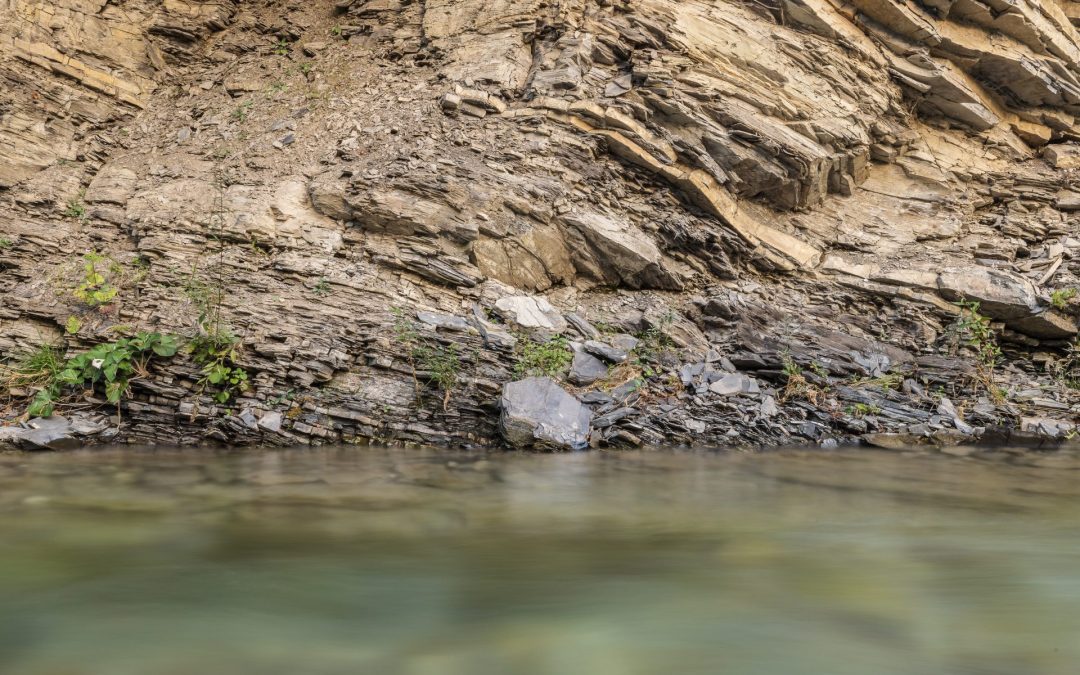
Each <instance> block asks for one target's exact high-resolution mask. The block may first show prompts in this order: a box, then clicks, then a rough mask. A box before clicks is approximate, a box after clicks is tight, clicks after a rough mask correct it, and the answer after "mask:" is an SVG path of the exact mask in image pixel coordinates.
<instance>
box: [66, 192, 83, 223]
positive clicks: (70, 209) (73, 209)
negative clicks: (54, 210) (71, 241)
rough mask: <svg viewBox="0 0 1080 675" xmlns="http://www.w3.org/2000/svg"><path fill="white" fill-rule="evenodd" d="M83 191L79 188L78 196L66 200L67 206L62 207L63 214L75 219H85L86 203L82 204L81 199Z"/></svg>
mask: <svg viewBox="0 0 1080 675" xmlns="http://www.w3.org/2000/svg"><path fill="white" fill-rule="evenodd" d="M85 193H86V191H85V190H80V191H79V196H78V197H73V198H71V199H69V200H68V201H67V208H65V209H64V215H65V216H67V217H68V218H74V219H76V220H86V204H83V201H82V200H83V196H84V195H85Z"/></svg>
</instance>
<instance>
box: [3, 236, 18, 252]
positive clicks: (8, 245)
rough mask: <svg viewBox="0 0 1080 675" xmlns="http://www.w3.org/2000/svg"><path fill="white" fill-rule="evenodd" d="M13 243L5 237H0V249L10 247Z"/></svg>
mask: <svg viewBox="0 0 1080 675" xmlns="http://www.w3.org/2000/svg"><path fill="white" fill-rule="evenodd" d="M14 245H15V242H13V241H12V240H10V239H8V238H7V237H0V250H3V249H8V248H11V247H12V246H14Z"/></svg>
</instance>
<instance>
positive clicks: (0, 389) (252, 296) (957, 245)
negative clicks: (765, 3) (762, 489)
mask: <svg viewBox="0 0 1080 675" xmlns="http://www.w3.org/2000/svg"><path fill="white" fill-rule="evenodd" d="M38 4H40V3H36V2H35V1H32V0H14V2H13V3H8V6H7V7H5V8H4V9H0V56H4V57H10V58H2V59H0V82H3V83H4V85H5V86H4V87H2V88H0V90H2V92H3V93H2V94H0V111H2V117H0V205H2V208H0V396H3V398H2V399H0V406H2V408H0V419H3V420H4V421H5V422H4V423H5V425H7V426H5V427H4V431H3V432H2V434H3V435H4V436H8V437H11V438H14V437H15V436H18V437H20V438H24V439H25V437H27V436H29V437H30V439H33V438H37V437H38V436H39V435H40V436H43V437H46V438H48V437H50V436H51V435H56V438H57V440H56V441H55V442H53V441H50V442H49V443H45V444H44V445H46V446H48V445H50V443H52V444H60V445H68V444H72V445H73V444H76V443H88V444H98V443H106V442H120V443H156V444H181V445H201V444H216V443H227V444H236V445H252V444H264V445H296V444H328V443H378V442H389V443H401V444H410V443H411V444H429V445H439V446H453V447H540V448H543V447H554V448H556V449H564V448H579V447H593V448H605V447H620V448H622V447H638V446H642V447H644V446H656V445H703V444H704V445H725V446H727V445H742V446H776V445H782V444H787V443H806V444H817V445H832V444H834V443H837V444H847V443H853V442H863V441H867V442H869V441H875V439H880V438H882V436H881V434H905V435H907V436H905V437H906V438H909V439H922V440H928V439H929V440H933V439H939V440H940V442H948V443H951V442H956V441H958V440H960V441H963V442H968V441H973V442H979V441H981V440H984V439H985V440H987V441H989V440H990V439H997V438H1012V439H1016V438H1020V437H1027V436H1032V437H1038V438H1045V439H1048V440H1056V439H1064V438H1068V437H1070V436H1071V435H1073V434H1074V433H1076V423H1077V420H1078V419H1080V398H1078V391H1080V390H1078V389H1077V383H1078V382H1080V356H1078V354H1080V347H1078V343H1077V335H1078V319H1080V216H1078V214H1080V194H1078V193H1077V192H1076V185H1077V184H1078V183H1077V180H1078V178H1080V125H1078V123H1077V121H1076V116H1077V115H1078V114H1080V70H1078V65H1077V63H1078V60H1077V59H1076V58H1074V56H1075V54H1077V53H1080V42H1078V38H1077V33H1076V31H1075V29H1074V28H1072V26H1071V23H1070V22H1069V21H1068V19H1067V17H1064V15H1061V10H1060V8H1059V7H1058V6H1057V5H1056V4H1054V3H1051V2H1049V0H1046V2H1038V3H1036V4H1038V8H1037V9H1036V8H1033V7H1028V6H1024V7H1019V6H1017V7H1010V8H1009V9H1008V12H1007V13H1009V14H1010V17H1012V18H1010V20H1009V21H1004V20H1002V21H997V19H996V18H995V17H990V16H989V15H987V16H985V17H983V19H985V23H984V24H980V23H979V21H976V20H974V19H971V21H969V20H968V19H967V18H965V22H964V23H963V24H958V23H956V22H954V21H953V20H952V19H950V18H949V17H948V16H930V15H929V14H925V12H923V10H917V13H918V17H919V18H918V19H917V21H916V20H914V19H913V20H912V21H916V23H915V24H910V23H908V22H907V20H899V19H896V16H900V15H902V16H904V17H908V16H909V13H910V12H915V11H916V10H914V9H911V8H909V7H907V5H904V6H903V7H900V6H899V5H898V6H897V7H896V8H892V5H891V4H890V3H889V2H885V3H883V4H882V5H881V7H876V8H875V9H874V12H876V14H875V15H874V17H872V18H873V20H871V21H861V20H859V19H858V16H859V13H858V12H855V10H850V11H849V10H848V9H840V8H837V7H833V6H832V5H830V4H828V3H824V4H822V3H810V4H806V3H801V4H800V3H795V4H797V5H798V7H793V8H787V9H782V10H777V11H773V10H769V9H763V8H762V7H760V6H758V5H754V4H753V3H751V4H750V5H745V4H739V3H721V2H710V1H707V0H693V1H688V2H671V0H642V1H641V2H635V3H628V2H621V1H615V2H603V3H593V2H583V1H582V0H565V1H563V2H560V3H555V4H552V3H537V2H534V1H533V0H506V1H505V2H503V3H501V4H500V7H501V8H502V9H500V10H499V11H497V12H494V14H492V15H491V16H489V14H491V12H490V11H489V3H487V2H483V1H481V0H459V1H458V2H455V3H453V5H454V7H453V10H452V11H451V9H450V8H449V6H448V4H447V3H446V2H445V1H444V0H428V1H427V2H412V3H401V4H400V6H398V5H396V3H371V2H360V1H357V2H331V1H330V0H320V1H317V2H311V3H306V4H303V5H302V6H298V5H296V3H286V2H278V1H277V0H273V1H271V2H267V3H261V4H253V3H241V2H235V1H234V0H223V1H222V2H216V3H211V5H207V4H206V3H200V2H188V1H186V0H177V1H176V2H170V3H167V4H166V5H161V4H160V3H157V2H148V1H147V0H123V1H122V2H120V3H119V4H118V3H115V2H110V3H105V4H104V5H102V6H101V7H100V8H99V9H100V11H93V12H88V11H87V10H86V8H85V5H86V3H85V2H83V1H82V0H60V1H59V2H58V3H54V4H56V5H57V10H56V11H55V12H51V13H45V12H43V11H39V10H40V8H39V7H38ZM91 4H93V3H91ZM785 4H789V3H785ZM375 5H378V6H375ZM429 5H431V6H430V7H429ZM121 6H122V7H123V9H122V10H121V9H119V7H121ZM890 8H891V9H890ZM869 11H870V10H868V9H866V8H865V7H861V8H860V9H859V12H861V13H866V12H869ZM872 13H873V12H872ZM924 14H925V15H924ZM1014 15H1015V16H1014ZM1050 16H1052V17H1054V18H1053V20H1050V19H1047V18H1046V17H1050ZM972 21H974V24H973V25H969V24H971V23H972ZM998 24H1002V25H1004V26H1005V28H1002V27H1001V26H999V25H998ZM911 25H918V26H930V27H933V29H932V30H930V29H926V30H924V29H922V28H919V29H918V30H915V29H911ZM991 25H993V28H989V27H988V26H991ZM1015 26H1026V27H1027V28H1025V29H1023V30H1019V29H1016V28H1015ZM1006 28H1007V29H1008V31H1013V32H1014V33H1015V34H1012V35H1011V37H1009V40H1012V41H1015V44H1014V42H1008V43H1007V44H1006V43H1004V42H1000V41H998V40H996V37H995V36H996V34H997V33H996V31H999V29H1000V30H1006ZM86 36H97V37H95V38H94V39H89V38H87V37H86ZM942 36H944V37H942ZM969 42H970V44H969ZM806 55H813V58H810V57H808V56H806ZM1031 64H1036V65H1035V66H1033V65H1031ZM1036 66H1037V67H1036ZM1031 68H1036V71H1037V73H1038V74H1037V75H1033V74H1032V71H1031V70H1030V69H1031ZM1063 92H1064V93H1063ZM530 377H541V378H548V379H547V380H544V381H543V382H532V383H531V384H528V385H523V386H519V387H517V388H515V387H514V386H513V385H512V383H513V382H515V381H519V380H522V379H527V378H530ZM508 387H509V389H508ZM541 392H543V393H545V397H544V398H543V399H542V400H538V399H537V394H538V393H541ZM552 413H560V414H558V415H557V418H555V419H551V418H550V415H551V414H552ZM49 414H53V415H57V416H61V417H63V418H65V419H66V420H68V422H53V423H48V422H46V423H39V422H36V421H34V420H35V419H36V418H46V417H47V416H48V415H49ZM23 424H27V425H31V426H32V425H35V424H45V425H46V426H48V425H49V424H52V425H53V427H54V429H53V430H52V431H45V430H39V431H41V433H40V434H36V433H29V434H27V433H24V431H25V429H24V427H22V426H21V425H23ZM537 429H540V434H539V436H540V437H539V438H538V433H537ZM32 431H33V430H32V429H31V432H32ZM54 432H55V434H54ZM23 442H24V443H30V444H33V443H34V442H33V440H24V441H23ZM881 442H885V441H881ZM934 442H938V441H934ZM39 445H41V444H39Z"/></svg>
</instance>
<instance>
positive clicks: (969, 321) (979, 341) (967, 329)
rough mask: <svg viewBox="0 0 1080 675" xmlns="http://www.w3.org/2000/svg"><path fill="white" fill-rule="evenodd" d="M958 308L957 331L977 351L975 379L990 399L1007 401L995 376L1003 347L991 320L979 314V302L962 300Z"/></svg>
mask: <svg viewBox="0 0 1080 675" xmlns="http://www.w3.org/2000/svg"><path fill="white" fill-rule="evenodd" d="M956 304H957V306H959V307H960V315H959V316H958V317H957V318H956V324H955V326H956V331H957V333H958V334H959V335H960V336H961V338H962V339H963V340H965V344H967V346H968V347H971V348H972V349H974V350H975V377H976V380H977V381H978V382H979V384H980V385H981V386H982V387H983V388H984V389H985V390H986V392H987V393H988V394H990V397H991V398H993V399H994V400H995V401H997V402H1001V401H1003V400H1004V399H1005V392H1003V391H1002V390H1001V388H1000V387H998V386H997V383H996V378H995V374H994V370H995V368H997V364H998V361H999V360H1000V359H1001V347H1000V346H999V345H998V341H997V336H996V335H995V334H994V329H993V328H991V326H990V318H989V317H986V316H983V315H982V314H980V313H979V303H978V302H967V301H965V300H963V299H961V300H960V301H959V302H958V303H956Z"/></svg>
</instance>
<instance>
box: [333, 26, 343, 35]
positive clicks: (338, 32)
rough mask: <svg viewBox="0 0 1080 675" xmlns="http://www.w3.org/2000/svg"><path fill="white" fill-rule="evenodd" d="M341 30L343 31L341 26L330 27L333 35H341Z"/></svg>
mask: <svg viewBox="0 0 1080 675" xmlns="http://www.w3.org/2000/svg"><path fill="white" fill-rule="evenodd" d="M342 32H343V29H342V27H341V26H334V27H333V28H331V29H330V34H331V35H333V36H334V37H341V34H342Z"/></svg>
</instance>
